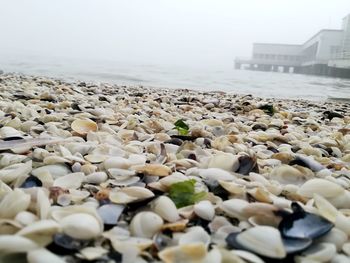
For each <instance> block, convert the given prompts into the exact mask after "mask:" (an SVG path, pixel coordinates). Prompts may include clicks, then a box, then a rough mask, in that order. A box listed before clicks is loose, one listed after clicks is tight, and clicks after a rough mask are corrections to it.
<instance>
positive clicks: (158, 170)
mask: <svg viewBox="0 0 350 263" xmlns="http://www.w3.org/2000/svg"><path fill="white" fill-rule="evenodd" d="M136 171H137V172H138V173H143V174H145V175H153V176H160V177H162V176H168V175H170V174H171V169H170V168H169V167H168V166H165V165H162V164H146V165H144V166H141V167H138V168H136Z"/></svg>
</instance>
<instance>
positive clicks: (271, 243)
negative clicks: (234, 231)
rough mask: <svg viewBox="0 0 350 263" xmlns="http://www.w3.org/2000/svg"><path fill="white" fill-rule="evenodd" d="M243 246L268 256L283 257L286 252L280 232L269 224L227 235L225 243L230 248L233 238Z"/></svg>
mask: <svg viewBox="0 0 350 263" xmlns="http://www.w3.org/2000/svg"><path fill="white" fill-rule="evenodd" d="M233 237H234V239H235V240H234V242H237V243H238V244H239V245H240V246H242V247H243V248H246V249H247V250H249V251H252V252H255V253H257V254H259V255H262V256H266V257H269V258H279V259H282V258H285V257H286V255H287V252H286V250H285V248H284V245H283V242H282V238H281V234H280V233H279V231H278V230H277V229H276V228H273V227H270V226H256V227H252V228H249V229H247V230H246V231H244V232H241V233H239V234H238V235H229V236H228V237H227V238H226V241H227V244H228V246H229V247H231V248H232V245H233V243H232V242H233V240H232V238H233Z"/></svg>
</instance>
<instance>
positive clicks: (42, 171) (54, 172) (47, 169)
mask: <svg viewBox="0 0 350 263" xmlns="http://www.w3.org/2000/svg"><path fill="white" fill-rule="evenodd" d="M69 173H71V170H70V169H69V168H68V167H67V166H66V165H63V164H50V165H44V166H41V167H39V168H36V169H33V170H32V172H31V174H32V175H34V176H36V177H38V178H40V176H41V175H47V174H50V175H51V176H52V177H53V178H54V179H57V178H58V177H61V176H64V175H67V174H69Z"/></svg>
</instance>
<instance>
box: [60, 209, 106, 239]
mask: <svg viewBox="0 0 350 263" xmlns="http://www.w3.org/2000/svg"><path fill="white" fill-rule="evenodd" d="M60 225H61V227H62V231H63V232H64V233H65V234H66V235H69V236H71V237H73V238H77V239H93V238H96V237H98V236H99V235H100V234H101V233H102V228H101V226H100V224H99V222H98V221H97V219H96V218H95V217H93V216H92V215H89V214H86V213H76V214H72V215H69V216H66V217H64V218H63V219H62V220H61V221H60Z"/></svg>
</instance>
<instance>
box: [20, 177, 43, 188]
mask: <svg viewBox="0 0 350 263" xmlns="http://www.w3.org/2000/svg"><path fill="white" fill-rule="evenodd" d="M42 185H43V183H42V182H41V181H40V179H39V178H37V177H35V176H32V175H31V176H29V177H28V178H27V179H26V180H25V181H24V182H23V184H22V185H21V186H20V187H21V188H32V187H41V186H42Z"/></svg>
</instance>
